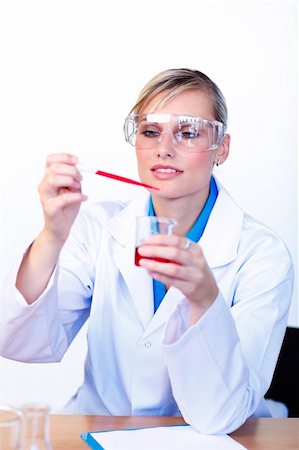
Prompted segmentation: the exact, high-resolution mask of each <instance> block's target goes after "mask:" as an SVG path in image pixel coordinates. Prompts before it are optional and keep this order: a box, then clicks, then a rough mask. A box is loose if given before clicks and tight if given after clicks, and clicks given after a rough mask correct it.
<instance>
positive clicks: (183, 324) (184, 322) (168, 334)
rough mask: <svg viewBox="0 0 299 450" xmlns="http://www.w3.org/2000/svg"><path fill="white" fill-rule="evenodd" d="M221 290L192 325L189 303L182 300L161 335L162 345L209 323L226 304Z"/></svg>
mask: <svg viewBox="0 0 299 450" xmlns="http://www.w3.org/2000/svg"><path fill="white" fill-rule="evenodd" d="M224 303H225V302H224V299H223V296H222V294H221V292H219V293H218V295H217V297H216V300H215V301H214V303H213V304H212V305H211V306H210V308H209V309H208V310H207V311H206V312H205V313H204V314H203V315H202V317H201V318H200V319H199V320H198V321H197V322H196V323H195V324H194V325H192V326H189V310H190V308H189V304H188V302H187V300H186V299H184V300H182V301H181V302H180V303H179V304H178V305H177V308H176V309H175V311H174V312H173V314H172V315H171V316H170V318H169V320H168V322H167V324H166V327H165V330H164V334H163V337H162V345H165V346H167V345H172V344H175V343H177V342H178V341H179V340H180V339H182V338H183V337H184V336H185V335H186V336H187V335H189V334H190V333H192V330H193V329H194V327H196V328H199V329H204V328H205V326H206V325H207V324H209V323H210V320H211V319H212V317H213V316H214V315H215V314H216V315H218V314H219V311H221V310H222V308H223V307H224V306H225V307H226V308H227V306H226V304H225V305H224Z"/></svg>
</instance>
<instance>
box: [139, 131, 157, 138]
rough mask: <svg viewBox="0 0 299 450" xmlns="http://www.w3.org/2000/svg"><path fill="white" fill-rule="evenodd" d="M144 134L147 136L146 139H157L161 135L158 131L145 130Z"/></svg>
mask: <svg viewBox="0 0 299 450" xmlns="http://www.w3.org/2000/svg"><path fill="white" fill-rule="evenodd" d="M142 134H143V135H144V136H146V137H150V138H151V137H156V136H158V135H159V132H158V131H155V130H144V131H143V132H142Z"/></svg>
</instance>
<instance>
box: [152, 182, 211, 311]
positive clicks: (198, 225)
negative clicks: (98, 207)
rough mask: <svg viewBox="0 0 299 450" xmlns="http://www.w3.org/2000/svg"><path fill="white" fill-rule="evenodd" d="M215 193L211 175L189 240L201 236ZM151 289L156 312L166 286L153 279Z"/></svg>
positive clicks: (195, 240)
mask: <svg viewBox="0 0 299 450" xmlns="http://www.w3.org/2000/svg"><path fill="white" fill-rule="evenodd" d="M217 195H218V189H217V185H216V182H215V180H214V178H213V177H211V181H210V192H209V196H208V198H207V201H206V203H205V205H204V207H203V209H202V210H201V212H200V214H199V216H198V217H197V219H196V222H195V223H194V225H193V226H192V228H191V229H190V230H189V231H188V233H187V234H186V237H187V238H188V239H190V240H191V241H194V242H198V241H199V239H200V238H201V236H202V234H203V232H204V229H205V227H206V224H207V222H208V220H209V217H210V214H211V211H212V209H213V206H214V204H215V201H216V198H217ZM148 215H149V216H155V211H154V206H153V201H152V197H150V204H149V212H148ZM153 289H154V311H155V312H156V311H157V309H158V308H159V305H160V303H161V302H162V300H163V298H164V296H165V294H166V286H165V284H163V283H161V281H158V280H155V279H153Z"/></svg>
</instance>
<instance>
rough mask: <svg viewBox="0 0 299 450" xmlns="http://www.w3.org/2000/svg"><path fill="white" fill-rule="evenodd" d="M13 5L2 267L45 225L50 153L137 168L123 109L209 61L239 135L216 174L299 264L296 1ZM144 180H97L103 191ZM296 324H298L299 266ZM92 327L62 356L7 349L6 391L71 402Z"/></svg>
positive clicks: (88, 187) (4, 91)
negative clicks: (35, 359)
mask: <svg viewBox="0 0 299 450" xmlns="http://www.w3.org/2000/svg"><path fill="white" fill-rule="evenodd" d="M0 12H1V23H0V25H1V85H0V87H1V102H0V103H1V159H0V164H1V166H0V170H1V173H0V175H1V176H0V182H1V197H0V201H1V204H0V211H1V224H0V225H1V253H0V255H1V260H0V273H1V277H3V278H5V276H6V273H7V271H8V270H9V267H10V266H11V264H12V263H13V261H14V260H15V259H16V257H17V256H18V255H20V254H21V252H22V251H23V250H24V248H25V247H26V246H27V244H28V243H29V242H30V240H31V239H32V238H33V236H34V235H35V233H36V232H37V231H38V229H39V228H40V226H41V224H42V213H41V208H40V205H39V199H38V195H37V190H36V189H37V184H38V182H39V180H40V178H41V176H42V174H43V170H44V163H45V158H46V155H47V154H48V153H50V152H60V151H67V152H72V153H74V154H76V155H78V156H79V158H80V159H81V161H82V162H85V163H86V164H89V165H91V166H94V167H95V168H98V169H102V170H106V171H113V172H115V173H119V174H122V175H124V176H131V177H134V178H137V170H136V165H135V157H134V150H133V148H131V147H130V146H128V145H127V144H126V143H125V142H124V139H123V134H122V126H123V119H124V117H125V115H127V113H128V112H129V110H130V109H131V106H132V105H133V104H134V102H135V100H136V97H137V95H138V93H139V91H140V89H141V88H142V87H143V85H144V84H145V83H146V82H147V81H148V80H149V79H150V78H151V77H152V76H153V75H155V74H156V73H157V72H159V71H160V70H164V69H166V68H172V67H190V68H196V69H199V70H201V71H203V72H205V73H206V74H207V75H209V76H210V77H211V78H212V79H213V80H214V81H215V82H216V83H217V84H218V85H219V86H220V88H221V89H222V91H223V93H224V95H225V97H226V100H227V104H228V108H229V132H230V134H231V135H232V143H231V154H230V157H229V159H228V161H227V162H226V163H225V164H224V165H223V166H221V167H219V168H217V169H216V171H215V172H216V174H217V175H218V177H219V178H220V180H221V181H222V183H223V184H224V185H225V186H226V187H227V188H228V189H229V190H230V192H231V193H232V195H233V196H234V197H235V199H236V201H237V202H238V203H239V204H240V205H241V206H242V207H243V208H244V209H245V210H246V211H247V212H249V213H250V214H252V215H254V216H255V217H256V218H258V219H260V220H261V221H263V222H264V223H266V224H267V225H268V226H269V227H270V228H272V229H273V230H274V231H275V232H277V233H278V234H279V235H280V236H281V237H282V238H283V240H284V241H285V242H286V244H287V246H288V248H289V250H290V252H291V255H292V257H293V261H294V264H295V273H296V274H297V273H298V263H297V247H298V245H297V244H298V240H297V233H298V187H297V173H298V160H297V116H296V115H297V77H298V73H297V34H296V33H297V28H296V27H297V20H298V15H297V2H295V1H286V0H285V1H280V2H279V1H256V2H255V1H251V2H247V1H240V0H239V1H222V2H221V1H212V0H207V1H206V2H205V1H200V0H197V1H190V0H184V1H175V0H169V1H168V0H157V1H154V0H153V1H142V0H138V1H128V0H122V1H121V0H119V1H108V0H107V1H98V2H97V1H93V2H92V1H89V0H85V1H84V0H80V1H71V0H68V1H66V0H60V1H45V0H39V1H35V2H33V1H28V0H24V1H9V0H7V1H2V3H1V10H0ZM136 189H140V188H136V187H134V188H133V187H131V186H127V185H123V184H120V183H119V182H116V181H110V180H109V181H108V180H105V179H101V178H99V177H93V176H90V175H87V176H86V177H85V181H84V190H85V192H86V193H87V194H88V195H89V197H90V198H102V197H107V196H114V197H115V196H117V197H122V198H126V197H131V196H133V195H134V192H136V191H135V190H136ZM224 238H225V236H224ZM277 264H279V261H277ZM3 278H2V282H3ZM289 325H291V326H298V325H299V320H298V289H297V277H296V285H295V292H294V299H293V303H292V307H291V311H290V316H289ZM84 331H85V330H83V332H81V334H80V336H79V338H78V339H77V340H76V341H75V342H74V343H73V344H72V346H71V348H70V350H69V352H68V354H67V355H66V356H65V358H64V360H63V361H62V362H61V363H57V364H46V365H42V364H41V365H36V364H22V363H17V362H12V361H8V360H4V359H0V370H1V372H0V402H8V403H13V404H15V405H19V404H21V403H23V402H24V401H28V400H44V401H47V402H49V403H50V404H51V406H52V409H53V411H56V410H59V408H60V407H61V406H62V405H63V404H64V403H65V401H66V400H67V399H68V398H69V396H70V395H71V394H72V393H73V392H74V391H75V389H76V387H77V385H78V383H79V382H80V380H81V378H82V365H83V359H84V353H85V339H84ZM37 338H38V337H37Z"/></svg>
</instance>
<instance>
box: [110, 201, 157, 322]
mask: <svg viewBox="0 0 299 450" xmlns="http://www.w3.org/2000/svg"><path fill="white" fill-rule="evenodd" d="M148 201H149V195H148V193H145V194H141V195H140V196H139V197H136V198H135V199H134V200H132V202H131V203H129V204H128V206H127V207H126V208H124V209H123V210H122V211H121V212H120V213H119V214H118V215H116V216H114V217H113V218H112V219H111V220H110V221H109V223H108V228H109V230H110V232H111V234H112V235H113V236H114V238H115V239H116V241H117V242H118V244H119V245H118V246H117V250H116V251H115V252H114V253H113V258H114V261H115V263H116V265H117V267H118V269H119V271H120V273H121V275H122V277H123V280H124V282H125V284H126V286H127V288H128V291H129V293H130V296H131V298H132V299H133V303H132V307H133V308H134V309H135V313H136V315H137V316H138V317H139V320H140V321H141V324H142V327H143V329H145V328H146V327H147V325H148V324H149V322H150V321H151V318H152V316H153V314H154V310H153V303H154V302H153V287H152V278H151V277H149V275H148V274H147V273H146V271H145V270H144V269H142V268H141V267H137V266H135V264H134V255H135V222H136V219H135V218H136V216H138V215H142V214H147V211H148Z"/></svg>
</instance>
